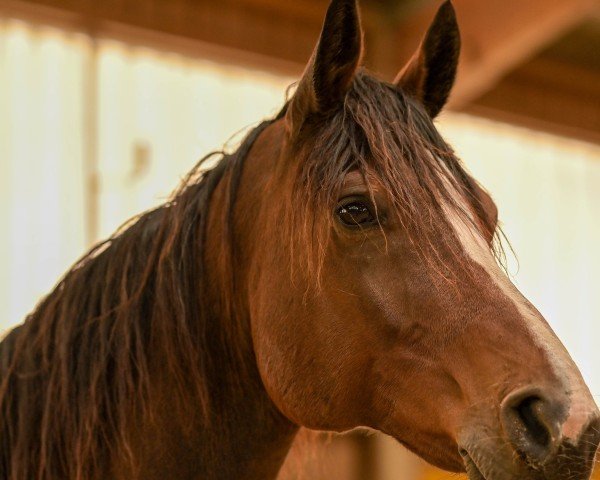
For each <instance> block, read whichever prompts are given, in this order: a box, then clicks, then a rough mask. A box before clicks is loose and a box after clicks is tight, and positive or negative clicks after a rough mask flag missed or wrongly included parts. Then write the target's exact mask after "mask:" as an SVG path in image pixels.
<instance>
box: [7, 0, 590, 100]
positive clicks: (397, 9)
mask: <svg viewBox="0 0 600 480" xmlns="http://www.w3.org/2000/svg"><path fill="white" fill-rule="evenodd" d="M596 1H597V0H485V1H482V0H454V4H455V7H456V10H457V14H458V17H459V23H460V27H461V31H462V36H463V53H462V57H461V63H460V67H459V76H458V80H457V84H456V88H455V90H454V92H453V95H452V97H451V104H450V106H451V107H453V108H460V107H462V106H465V105H467V104H468V103H469V102H471V101H473V100H474V99H476V98H478V97H480V96H481V95H482V94H483V93H485V92H487V91H489V90H490V89H492V88H493V87H494V86H495V85H496V84H497V83H498V81H499V80H500V79H501V78H502V77H503V76H505V75H506V74H507V73H508V72H509V71H511V70H512V69H514V68H515V67H516V66H517V65H519V64H521V63H522V62H524V61H525V60H526V59H528V58H530V57H531V56H532V55H534V54H535V53H536V52H537V51H538V50H540V48H541V47H543V46H544V45H545V44H547V43H548V42H550V41H551V40H553V39H555V38H557V37H558V36H560V35H561V34H562V33H563V32H565V31H566V30H567V29H569V28H570V27H572V26H573V25H575V24H577V23H578V22H580V21H581V20H582V19H583V18H585V17H586V16H587V15H590V14H591V13H592V12H594V9H595V8H597V7H596V5H597V3H596ZM328 3H329V1H328V0H297V1H295V2H282V1H280V0H220V1H219V2H215V1H214V0H210V1H209V0H102V1H98V0H0V12H1V11H2V9H4V10H6V9H10V8H9V7H10V6H12V7H13V8H12V9H13V11H14V10H15V6H17V7H18V6H20V7H21V9H23V8H24V7H27V8H28V9H29V10H34V11H38V10H44V8H45V9H46V10H55V11H62V12H65V13H67V14H69V15H70V16H71V17H70V18H71V20H72V22H73V23H74V24H79V25H80V26H81V29H83V30H85V31H88V32H89V33H91V34H94V35H98V36H105V37H117V38H118V39H121V40H128V39H129V40H130V41H133V42H134V43H135V42H138V41H139V42H140V43H150V44H151V46H153V47H156V46H157V45H158V44H159V43H160V41H154V42H152V41H148V39H150V38H151V37H152V33H156V32H158V33H159V34H161V35H163V37H160V38H163V39H164V38H167V39H169V42H166V43H165V48H170V47H175V46H176V45H181V44H184V45H186V48H185V53H186V54H189V53H190V52H192V51H193V48H194V42H197V43H198V44H199V45H200V44H203V47H202V48H198V56H201V55H203V54H204V53H206V51H207V50H210V49H211V47H210V46H212V48H213V50H214V46H218V47H219V48H221V49H222V51H224V52H227V51H229V52H237V53H236V54H235V55H229V56H227V55H224V58H225V59H226V58H235V59H236V60H237V61H238V62H239V63H245V64H256V65H259V66H261V67H263V68H264V67H265V66H267V67H268V66H269V65H271V67H272V69H273V70H279V71H282V72H284V73H286V74H290V75H298V74H300V73H301V71H302V68H303V66H304V64H305V63H306V61H307V59H308V57H309V56H310V53H311V52H312V49H313V48H314V45H315V43H316V41H317V38H318V36H319V32H320V29H321V24H322V21H323V16H324V13H325V9H326V7H327V4H328ZM440 3H441V0H440V1H438V0H419V1H418V2H417V1H415V0H362V5H363V8H362V12H363V19H364V24H365V30H366V40H367V42H366V44H367V56H366V61H367V65H368V66H369V67H371V68H372V69H374V70H376V71H378V72H380V73H382V74H383V76H384V77H385V78H387V79H391V78H392V77H393V76H394V75H395V74H396V72H398V71H399V70H400V68H401V67H402V66H403V64H404V63H405V62H406V61H407V60H408V59H409V58H410V57H411V55H412V53H413V52H414V50H415V49H416V48H417V46H418V44H419V42H420V39H421V38H422V36H423V34H424V32H425V30H426V28H427V26H428V25H429V23H430V22H431V19H432V18H433V15H434V13H435V10H436V9H437V7H438V6H439V4H440ZM27 8H25V9H27ZM17 10H18V8H17ZM121 27H124V28H121ZM125 27H127V28H129V29H130V30H132V31H133V32H137V34H136V35H133V36H130V37H129V38H128V37H127V35H126V34H123V32H125V31H126V30H127V28H125ZM144 32H145V33H144ZM176 38H179V39H185V41H180V42H177V41H173V40H174V39H176ZM207 46H208V48H207ZM217 56H218V55H217ZM246 57H247V58H246Z"/></svg>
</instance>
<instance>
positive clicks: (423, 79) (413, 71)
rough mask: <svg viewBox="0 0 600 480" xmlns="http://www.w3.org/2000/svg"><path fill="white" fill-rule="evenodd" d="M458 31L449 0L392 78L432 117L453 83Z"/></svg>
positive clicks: (458, 52)
mask: <svg viewBox="0 0 600 480" xmlns="http://www.w3.org/2000/svg"><path fill="white" fill-rule="evenodd" d="M459 54H460V33H459V30H458V23H457V21H456V12H455V11H454V7H453V6H452V2H451V1H450V0H446V1H445V2H444V3H443V4H442V6H441V7H440V9H439V10H438V12H437V14H436V16H435V19H434V20H433V23H432V24H431V26H430V27H429V30H428V31H427V34H426V35H425V38H424V39H423V41H422V42H421V46H420V47H419V49H418V50H417V52H416V53H415V55H414V56H413V58H412V59H411V60H410V61H409V62H408V64H407V65H406V66H405V67H404V68H403V69H402V71H401V72H400V73H399V74H398V76H397V77H396V80H395V84H396V86H397V87H399V88H401V89H402V90H403V91H404V92H406V93H408V94H409V95H412V96H414V97H416V98H417V99H418V100H420V101H421V103H422V104H423V105H424V106H425V110H427V113H429V115H430V116H431V117H432V118H434V117H436V116H437V115H438V113H440V111H441V110H442V108H443V107H444V105H445V104H446V101H447V100H448V97H449V96H450V90H452V86H453V85H454V79H455V77H456V69H457V66H458V57H459Z"/></svg>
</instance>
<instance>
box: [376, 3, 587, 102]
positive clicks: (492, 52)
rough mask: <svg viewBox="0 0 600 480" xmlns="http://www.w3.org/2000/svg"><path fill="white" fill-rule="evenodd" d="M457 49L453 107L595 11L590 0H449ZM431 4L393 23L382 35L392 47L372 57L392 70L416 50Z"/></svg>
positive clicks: (473, 96)
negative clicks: (458, 33) (457, 30)
mask: <svg viewBox="0 0 600 480" xmlns="http://www.w3.org/2000/svg"><path fill="white" fill-rule="evenodd" d="M453 3H454V5H455V8H456V11H457V15H458V21H459V24H460V28H461V33H462V38H463V50H462V56H461V63H460V66H459V73H458V79H457V83H456V88H455V90H454V92H453V95H452V97H451V104H450V106H451V107H454V108H458V107H461V106H464V105H466V104H468V103H469V102H470V101H472V100H474V99H476V98H477V97H479V96H481V95H482V94H483V93H485V92H487V91H489V90H490V89H492V88H493V87H494V86H495V85H496V84H497V83H498V81H499V80H500V79H501V78H502V77H504V76H505V75H506V74H507V73H508V72H510V71H511V70H512V69H514V68H515V67H517V66H518V65H520V64H521V63H523V62H524V61H526V60H528V59H529V58H531V57H532V56H534V55H535V54H536V53H537V52H539V51H540V50H541V49H542V48H543V47H544V46H546V45H547V44H548V43H550V42H551V41H552V40H555V39H556V38H558V37H560V36H561V34H563V33H565V32H566V31H568V30H569V29H570V28H572V27H574V26H575V25H577V24H578V23H580V22H582V21H583V20H584V19H585V18H586V17H588V16H590V15H594V14H597V9H598V3H597V1H596V0H486V1H481V0H454V2H453ZM436 8H437V7H436V6H435V5H429V6H428V7H427V8H425V9H421V10H420V11H419V12H416V13H415V14H413V15H412V16H411V17H410V18H406V19H405V20H404V21H403V22H401V23H399V24H397V25H395V26H394V27H393V28H394V30H395V33H394V34H393V35H392V36H391V38H390V39H388V40H387V42H388V43H390V45H391V47H388V48H391V49H393V50H392V51H390V52H388V53H387V55H384V56H383V58H381V59H380V60H379V62H378V67H379V69H380V70H382V71H384V72H385V73H386V74H389V75H391V74H392V73H393V68H392V69H390V67H392V66H393V65H398V67H397V68H399V67H400V66H401V65H402V64H403V63H404V62H405V61H406V60H407V59H408V58H410V56H411V55H412V53H413V52H414V50H415V49H416V47H417V45H418V43H419V40H418V39H419V38H420V37H421V36H422V35H423V32H424V30H425V29H426V28H427V25H428V24H429V22H430V21H431V19H432V18H433V15H434V13H435V10H436Z"/></svg>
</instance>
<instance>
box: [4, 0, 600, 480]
mask: <svg viewBox="0 0 600 480" xmlns="http://www.w3.org/2000/svg"><path fill="white" fill-rule="evenodd" d="M362 48H363V47H362V31H361V26H360V21H359V14H358V11H357V5H356V0H333V1H332V3H331V5H330V7H329V10H328V12H327V16H326V19H325V23H324V26H323V31H322V34H321V38H320V40H319V43H318V45H317V48H316V49H315V52H314V54H313V56H312V58H311V59H310V61H309V64H308V66H307V68H306V71H305V73H304V75H303V77H302V79H301V80H300V82H299V83H298V86H297V89H296V92H295V94H294V95H293V97H292V98H291V99H290V101H289V102H288V103H287V104H286V105H285V107H284V108H283V110H282V111H281V113H280V114H279V115H277V117H276V118H274V119H273V120H270V121H267V122H263V123H262V124H261V125H260V126H259V127H257V128H256V129H255V130H253V131H252V132H251V133H250V134H249V136H248V137H247V138H246V140H245V141H244V142H243V143H242V145H241V146H240V148H239V149H238V150H237V151H236V152H235V153H234V154H232V155H225V156H223V158H222V159H221V161H220V162H219V163H218V165H217V166H216V167H215V168H214V169H212V170H209V171H207V172H202V171H201V164H200V165H199V166H198V167H197V168H196V169H195V170H194V171H193V172H191V174H190V175H189V177H188V178H187V179H186V181H185V182H184V183H183V185H182V186H181V188H180V189H179V190H178V191H177V192H176V194H175V195H174V196H173V198H172V199H171V200H170V201H169V202H167V203H166V204H164V205H162V206H161V207H159V208H157V209H156V210H153V211H151V212H147V213H145V214H142V215H140V216H139V217H138V218H136V219H134V221H132V222H131V223H130V224H129V225H127V226H126V227H124V228H123V229H122V230H121V231H119V232H117V233H116V234H115V235H114V236H113V237H111V238H110V239H109V240H107V241H106V242H104V243H102V244H100V245H98V246H97V247H95V248H94V249H93V250H92V251H91V252H90V253H88V254H87V255H86V256H85V257H84V258H83V259H81V260H80V261H79V262H77V263H76V265H75V266H74V267H73V268H72V269H71V270H70V271H69V272H68V273H67V274H66V275H65V277H64V278H63V279H62V280H61V281H60V282H59V284H58V285H57V287H56V288H55V289H54V291H53V292H52V293H50V294H49V295H48V296H47V297H46V298H45V299H44V300H43V301H42V302H41V303H40V304H39V305H38V306H37V308H36V309H35V311H34V312H33V313H32V314H31V315H30V316H29V317H28V318H27V319H26V321H25V323H24V324H23V325H22V326H20V327H19V328H18V329H16V330H14V331H13V332H12V333H11V334H10V335H9V336H8V337H7V338H6V339H5V340H4V342H3V343H2V345H1V348H0V375H1V379H2V383H1V385H0V469H1V470H0V478H2V479H10V480H26V479H27V480H30V479H37V480H56V479H61V480H62V479H75V480H84V479H85V480H100V479H102V480H105V479H135V478H137V479H148V480H153V479H165V478H169V479H209V480H210V479H227V480H230V479H246V480H258V479H261V480H264V479H274V478H275V477H276V476H277V473H278V471H279V468H280V466H281V464H282V462H283V460H284V458H285V456H286V454H287V452H288V450H289V448H290V445H291V443H292V441H293V439H294V437H295V435H296V432H297V431H298V428H299V427H301V426H304V427H308V428H312V429H319V430H333V431H346V430H350V429H352V428H355V427H358V426H367V427H370V428H373V429H377V430H380V431H382V432H385V433H387V434H389V435H391V436H393V437H394V438H396V439H397V440H398V441H399V442H401V443H402V444H404V445H406V446H407V447H408V448H409V449H411V450H412V451H414V452H416V453H417V454H418V455H420V456H421V457H423V458H424V459H426V460H427V461H429V462H431V463H433V464H435V465H437V466H440V467H442V468H444V469H447V470H450V471H456V472H459V471H466V472H467V473H468V475H469V477H470V479H471V480H517V479H519V480H586V479H588V477H589V475H590V471H591V468H592V465H593V461H594V455H595V451H596V447H597V445H598V442H599V436H600V428H599V413H598V410H597V407H596V405H595V403H594V400H593V398H592V396H591V395H590V392H589V391H588V388H587V387H586V385H585V383H584V381H583V379H582V377H581V375H580V373H579V371H578V369H577V367H576V366H575V365H574V363H573V361H572V360H571V358H570V357H569V355H568V353H567V352H566V350H565V349H564V347H563V346H562V344H561V343H560V341H559V340H558V339H557V338H556V336H555V335H554V333H553V332H552V330H551V328H550V327H549V326H548V324H547V323H546V322H545V320H544V319H543V318H542V316H541V315H540V313H539V312H538V311H537V310H536V309H535V308H534V307H533V306H532V305H531V304H530V303H529V302H528V301H527V300H526V299H525V298H524V297H523V296H522V295H521V293H519V291H518V290H517V289H516V288H515V287H514V286H513V284H512V283H511V282H510V280H509V279H508V278H507V276H506V275H505V273H504V271H503V270H502V268H501V267H500V266H499V265H498V262H497V261H496V257H497V256H498V253H499V252H498V246H497V243H496V242H495V241H494V240H495V238H496V235H497V230H498V228H497V211H496V207H495V205H494V202H493V201H492V199H491V198H490V196H489V195H488V194H487V193H486V191H485V190H484V189H483V188H482V187H480V186H479V185H478V183H477V182H476V181H475V180H474V179H473V178H471V176H470V175H469V174H468V173H467V172H466V171H465V170H464V169H463V167H462V166H461V163H460V162H459V160H458V159H457V158H456V157H455V155H454V153H453V152H452V150H451V148H450V147H449V146H448V145H447V144H446V143H445V142H444V140H443V139H442V138H441V136H440V135H439V133H438V132H437V130H436V129H435V127H434V125H433V123H432V119H433V118H435V117H436V115H437V114H438V113H439V112H440V110H441V109H442V107H443V106H444V104H445V102H446V100H447V98H448V96H449V93H450V90H451V87H452V84H453V82H454V77H455V72H456V66H457V62H458V56H459V48H460V38H459V33H458V28H457V24H456V18H455V13H454V10H453V8H452V5H451V4H450V3H449V2H446V3H444V4H443V5H442V7H441V8H440V10H439V12H438V14H437V16H436V18H435V20H434V21H433V24H432V25H431V27H430V29H429V31H428V32H427V34H426V36H425V38H424V40H423V42H422V45H421V47H420V48H419V50H418V51H417V53H416V55H415V56H414V58H413V59H412V60H411V61H410V62H409V64H408V65H407V66H406V67H405V68H404V69H403V70H402V71H401V73H400V74H399V75H398V78H397V79H396V81H395V82H393V83H385V82H382V81H379V80H377V79H375V78H374V77H372V76H371V75H369V74H368V73H366V72H365V71H363V70H362V69H360V68H359V64H360V59H361V54H362ZM483 154H485V152H482V155H483Z"/></svg>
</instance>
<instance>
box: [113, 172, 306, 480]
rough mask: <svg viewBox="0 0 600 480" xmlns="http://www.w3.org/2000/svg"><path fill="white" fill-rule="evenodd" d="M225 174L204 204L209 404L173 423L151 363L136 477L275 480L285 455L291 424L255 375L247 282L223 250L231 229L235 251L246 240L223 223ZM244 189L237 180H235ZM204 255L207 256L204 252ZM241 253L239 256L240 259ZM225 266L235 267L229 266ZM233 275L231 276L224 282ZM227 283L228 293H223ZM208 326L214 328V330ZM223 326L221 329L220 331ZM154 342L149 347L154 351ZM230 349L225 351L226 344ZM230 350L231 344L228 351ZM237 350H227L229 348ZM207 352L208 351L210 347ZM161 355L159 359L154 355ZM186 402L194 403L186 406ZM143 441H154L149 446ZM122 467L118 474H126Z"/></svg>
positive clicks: (163, 384)
mask: <svg viewBox="0 0 600 480" xmlns="http://www.w3.org/2000/svg"><path fill="white" fill-rule="evenodd" d="M230 175H231V172H229V173H226V174H225V176H224V177H223V178H222V179H221V181H220V182H219V184H218V185H217V187H216V188H215V191H214V192H213V194H212V198H211V201H210V204H211V208H210V209H209V215H208V219H207V225H206V232H207V233H206V235H207V236H206V243H205V252H206V254H205V258H204V260H205V262H206V273H207V275H208V277H209V278H207V279H206V285H208V286H209V288H208V292H207V296H208V302H206V303H208V304H209V305H211V312H212V313H211V318H210V319H209V321H210V323H211V330H210V331H211V335H210V337H211V338H209V339H207V340H208V342H206V343H207V345H208V346H209V348H210V349H211V357H214V358H211V359H210V361H212V362H214V364H213V367H212V368H209V369H208V370H209V371H210V373H208V374H207V375H208V377H209V378H208V388H209V390H210V398H211V401H210V404H209V405H210V407H209V411H208V418H207V417H206V415H204V414H202V413H200V411H199V410H200V409H196V410H195V413H194V408H192V409H189V408H188V409H186V410H185V412H186V414H185V415H186V416H185V418H183V419H180V420H181V421H179V422H174V421H173V417H174V416H175V415H176V414H175V413H174V410H173V409H174V407H173V401H172V398H171V395H170V392H172V391H174V388H175V386H174V384H173V380H172V379H171V378H169V375H168V374H167V373H166V372H165V371H164V369H163V370H162V371H163V374H162V375H161V365H160V360H157V365H156V371H157V375H156V378H157V381H156V383H155V385H156V386H155V388H154V394H153V396H154V397H155V401H154V402H153V403H154V405H155V406H156V408H155V420H154V421H153V422H149V423H147V424H144V425H143V426H142V428H140V429H139V432H138V433H137V436H136V439H135V440H134V443H135V444H136V445H137V447H134V448H136V449H138V450H139V451H140V457H141V459H142V461H140V462H139V464H140V465H143V466H142V467H139V468H140V470H138V471H137V472H136V474H135V476H139V478H145V479H154V478H156V479H158V478H174V479H178V478H186V479H187V478H202V479H207V480H212V479H229V478H236V479H241V480H258V479H261V480H269V479H275V478H276V477H277V474H278V472H279V469H280V467H281V465H282V463H283V460H284V459H285V456H286V455H287V453H288V451H289V449H290V447H291V443H292V441H293V439H294V437H295V435H296V432H297V430H298V427H297V426H295V425H294V424H292V423H291V422H290V421H289V420H288V419H287V418H285V417H284V416H283V415H282V414H281V413H280V412H279V410H278V409H277V408H276V407H275V405H274V404H273V402H272V401H271V399H270V398H269V396H268V394H267V392H266V390H265V388H264V386H263V383H262V381H261V379H260V374H259V372H258V367H257V365H256V359H255V355H254V351H253V349H252V339H251V333H250V321H249V314H248V308H247V302H246V301H245V299H244V298H245V292H246V291H247V285H246V280H245V278H246V277H247V275H246V274H245V271H244V270H245V266H244V262H243V261H238V259H237V258H228V256H227V254H224V253H221V254H219V253H216V254H215V253H214V252H222V250H223V248H224V244H225V243H226V242H224V238H223V236H224V232H228V231H230V229H231V230H232V235H233V236H234V237H235V240H236V241H235V245H236V248H240V249H241V250H243V249H244V248H245V246H244V243H245V241H246V238H245V235H246V233H247V232H244V231H243V230H244V229H243V227H241V228H239V227H238V225H235V224H234V225H232V226H230V225H226V224H225V222H228V221H229V218H228V216H227V214H224V213H223V212H224V211H226V210H227V208H226V207H225V208H224V206H226V205H227V202H228V200H227V197H228V195H229V186H230V181H231V179H230V178H229V177H230ZM241 188H243V182H242V185H241ZM209 252H210V253H209ZM245 253H246V252H244V251H242V252H241V253H240V255H241V256H245ZM234 256H235V252H234ZM230 263H232V264H233V265H234V266H235V267H234V268H233V269H231V268H230V265H228V264H230ZM230 276H233V280H231V279H230ZM229 282H233V285H234V289H233V291H234V293H235V295H229V294H228V292H229V291H230V288H228V286H229V287H231V285H230V284H229ZM213 326H217V327H216V330H215V329H213ZM219 330H223V331H219ZM213 336H214V337H217V338H219V337H220V338H226V339H227V342H226V346H225V347H226V350H228V351H224V350H223V349H222V347H220V346H215V345H218V344H219V343H220V342H219V340H218V339H217V338H213ZM159 342H160V339H158V340H157V345H156V348H157V349H158V350H159V351H160V345H159ZM213 342H214V344H215V345H211V344H212V343H213ZM227 347H230V348H227ZM234 347H235V348H234ZM238 348H239V352H235V353H233V354H232V353H231V351H229V350H237V349H238ZM213 349H214V350H213ZM158 357H160V356H158ZM192 407H193V406H192ZM148 438H155V439H157V441H154V442H152V445H154V447H152V446H150V447H149V446H148V444H149V442H148V441H147V439H148ZM133 476H134V474H132V472H131V471H128V470H127V469H125V470H123V471H122V473H121V472H119V473H118V474H117V477H118V478H121V477H122V478H131V477H133Z"/></svg>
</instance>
